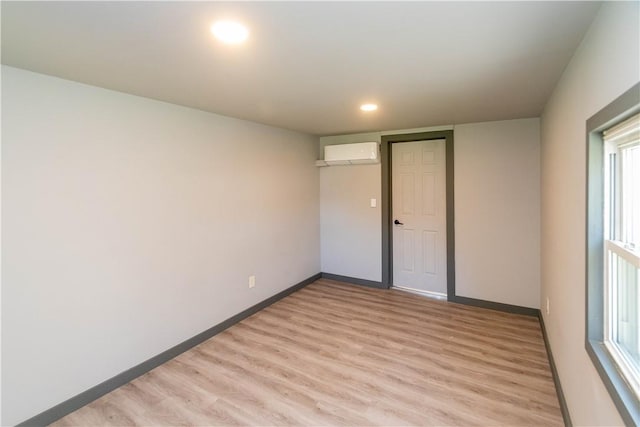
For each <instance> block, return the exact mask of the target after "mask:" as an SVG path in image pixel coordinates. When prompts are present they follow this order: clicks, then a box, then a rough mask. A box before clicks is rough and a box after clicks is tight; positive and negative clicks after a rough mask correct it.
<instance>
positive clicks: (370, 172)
mask: <svg viewBox="0 0 640 427" xmlns="http://www.w3.org/2000/svg"><path fill="white" fill-rule="evenodd" d="M442 129H451V126H448V127H438V128H425V129H417V130H415V131H416V132H425V131H433V130H442ZM394 133H398V134H401V133H407V132H406V131H394ZM382 134H390V132H380V133H371V134H353V135H341V136H332V137H323V138H320V149H321V150H322V149H323V147H324V146H325V145H330V144H346V143H353V142H364V141H377V142H379V141H380V135H382ZM454 141H455V142H454V156H455V158H454V161H455V182H454V187H455V195H456V196H455V205H456V206H455V227H456V288H457V289H456V291H457V292H456V293H457V294H458V295H461V296H466V297H471V298H477V299H484V300H489V301H496V302H502V303H506V304H514V305H520V306H526V307H533V308H537V307H539V299H540V196H539V194H540V138H539V120H538V119H522V120H507V121H500V122H489V123H474V124H468V125H456V126H455V127H454ZM380 192H381V168H380V165H365V166H336V167H326V168H321V172H320V212H321V213H320V221H321V224H322V225H321V248H322V249H321V258H322V271H323V272H325V273H333V274H340V275H344V276H350V277H356V278H359V279H368V280H374V281H380V280H381V276H382V274H381V268H382V267H381V236H382V224H381V211H380V207H379V206H380V204H378V208H376V209H372V208H370V207H369V199H370V198H373V197H375V198H376V199H377V200H378V202H379V201H380Z"/></svg>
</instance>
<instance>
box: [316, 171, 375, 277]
mask: <svg viewBox="0 0 640 427" xmlns="http://www.w3.org/2000/svg"><path fill="white" fill-rule="evenodd" d="M380 177H381V174H380V165H379V164H374V165H354V166H331V167H323V168H320V218H321V220H320V230H321V231H320V235H321V236H322V237H321V250H320V253H321V259H322V263H321V266H322V267H321V268H322V271H323V272H325V273H331V274H339V275H342V276H347V277H355V278H358V279H365V280H373V281H376V282H379V281H380V280H381V279H382V264H381V263H382V249H381V248H382V246H381V245H382V232H381V228H380V227H381V221H382V217H381V214H382V211H381V209H380V191H381V183H380V179H381V178H380ZM372 198H375V199H376V200H377V202H378V203H377V207H375V208H372V207H371V205H370V200H371V199H372Z"/></svg>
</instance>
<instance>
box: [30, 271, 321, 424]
mask: <svg viewBox="0 0 640 427" xmlns="http://www.w3.org/2000/svg"><path fill="white" fill-rule="evenodd" d="M320 277H321V274H320V273H318V274H316V275H313V276H311V277H309V278H307V279H305V280H303V281H302V282H300V283H298V284H296V285H293V286H291V287H290V288H287V289H285V290H284V291H282V292H279V293H277V294H275V295H274V296H272V297H269V298H267V299H266V300H264V301H262V302H259V303H258V304H256V305H254V306H252V307H249V308H248V309H246V310H244V311H242V312H240V313H238V314H236V315H235V316H233V317H230V318H228V319H227V320H225V321H223V322H222V323H219V324H217V325H215V326H213V327H211V328H209V329H207V330H206V331H204V332H201V333H199V334H198V335H195V336H193V337H191V338H189V339H188V340H186V341H183V342H181V343H180V344H178V345H176V346H174V347H171V348H170V349H168V350H167V351H164V352H162V353H160V354H158V355H157V356H154V357H152V358H151V359H148V360H146V361H144V362H142V363H140V364H139V365H136V366H134V367H133V368H130V369H127V370H126V371H124V372H121V373H120V374H118V375H116V376H115V377H112V378H109V379H108V380H106V381H104V382H102V383H100V384H98V385H96V386H94V387H91V388H90V389H88V390H86V391H83V392H82V393H80V394H78V395H76V396H74V397H72V398H70V399H68V400H65V401H64V402H62V403H60V404H58V405H56V406H54V407H53V408H50V409H47V410H46V411H44V412H41V413H40V414H38V415H36V416H34V417H32V418H29V419H28V420H26V421H23V422H22V423H20V424H18V426H46V425H49V424H51V423H53V422H54V421H57V420H59V419H60V418H62V417H64V416H65V415H68V414H70V413H71V412H73V411H75V410H77V409H80V408H81V407H83V406H85V405H87V404H88V403H91V402H93V401H94V400H96V399H98V398H100V397H102V396H104V395H105V394H107V393H109V392H110V391H113V390H115V389H116V388H118V387H120V386H122V385H124V384H126V383H128V382H130V381H132V380H134V379H136V378H137V377H139V376H140V375H142V374H145V373H147V372H149V371H150V370H152V369H153V368H156V367H158V366H160V365H162V364H163V363H165V362H168V361H169V360H171V359H173V358H174V357H176V356H178V355H180V354H182V353H184V352H185V351H187V350H189V349H190V348H192V347H195V346H196V345H198V344H200V343H202V342H204V341H206V340H208V339H209V338H211V337H213V336H214V335H216V334H218V333H220V332H222V331H224V330H225V329H227V328H229V327H230V326H233V325H235V324H236V323H238V322H240V321H241V320H243V319H246V318H247V317H249V316H251V315H252V314H255V313H257V312H258V311H260V310H262V309H263V308H265V307H268V306H270V305H271V304H273V303H275V302H277V301H279V300H281V299H282V298H284V297H286V296H287V295H290V294H292V293H293V292H295V291H297V290H299V289H302V288H304V287H305V286H307V285H309V284H310V283H312V282H315V281H316V280H318V279H319V278H320Z"/></svg>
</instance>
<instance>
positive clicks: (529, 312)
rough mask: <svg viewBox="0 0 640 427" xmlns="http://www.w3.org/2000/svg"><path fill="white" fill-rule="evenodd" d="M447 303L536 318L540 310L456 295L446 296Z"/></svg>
mask: <svg viewBox="0 0 640 427" xmlns="http://www.w3.org/2000/svg"><path fill="white" fill-rule="evenodd" d="M447 301H449V302H456V303H458V304H465V305H472V306H474V307H481V308H488V309H491V310H497V311H503V312H505V313H513V314H524V315H526V316H533V317H538V315H539V313H540V310H538V309H537V308H529V307H522V306H519V305H511V304H503V303H501V302H493V301H485V300H482V299H475V298H467V297H461V296H458V295H453V296H451V295H449V296H447Z"/></svg>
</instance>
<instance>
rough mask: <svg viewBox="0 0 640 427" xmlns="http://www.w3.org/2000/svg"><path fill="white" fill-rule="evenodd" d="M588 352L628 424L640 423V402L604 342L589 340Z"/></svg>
mask: <svg viewBox="0 0 640 427" xmlns="http://www.w3.org/2000/svg"><path fill="white" fill-rule="evenodd" d="M586 349H587V353H588V354H589V357H590V358H591V360H592V362H593V364H594V366H595V367H596V370H597V371H598V374H599V375H600V378H602V381H603V382H604V385H605V386H606V388H607V390H608V391H609V394H610V395H611V398H612V399H613V402H614V403H615V405H616V407H617V408H618V411H620V414H621V415H622V419H623V420H624V422H625V424H627V425H636V426H637V425H640V402H639V401H638V399H637V398H636V395H635V394H634V392H633V390H632V389H631V387H630V386H629V384H628V383H627V382H626V381H625V379H624V377H623V376H622V374H621V373H620V371H619V370H618V367H617V365H616V363H615V362H614V361H613V359H612V358H611V356H610V355H609V352H608V351H607V349H606V347H605V346H604V344H603V343H602V342H599V341H595V340H588V341H587V343H586Z"/></svg>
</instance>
